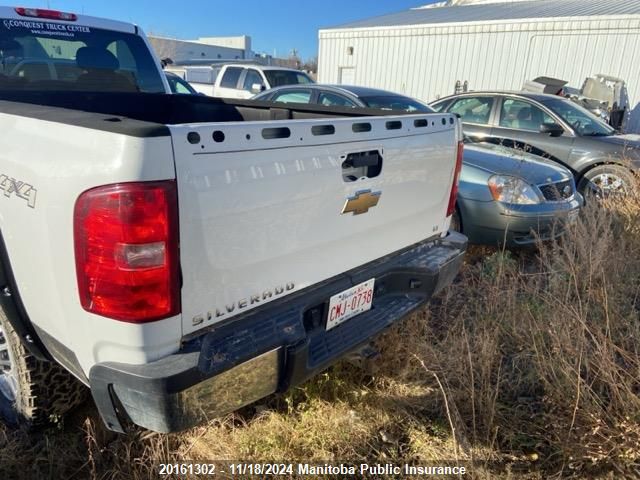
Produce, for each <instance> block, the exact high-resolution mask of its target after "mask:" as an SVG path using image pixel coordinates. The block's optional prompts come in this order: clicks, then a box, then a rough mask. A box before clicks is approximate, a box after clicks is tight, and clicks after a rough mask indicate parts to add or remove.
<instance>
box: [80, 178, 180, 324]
mask: <svg viewBox="0 0 640 480" xmlns="http://www.w3.org/2000/svg"><path fill="white" fill-rule="evenodd" d="M73 220H74V236H75V253H76V273H77V276H78V289H79V292H80V303H81V304H82V307H83V308H84V309H85V310H87V311H89V312H92V313H95V314H97V315H102V316H104V317H109V318H113V319H116V320H122V321H124V322H133V323H142V322H150V321H152V320H159V319H161V318H166V317H170V316H172V315H176V314H178V313H179V312H180V295H179V293H180V292H179V269H178V198H177V193H176V184H175V182H174V181H163V182H140V183H121V184H114V185H106V186H103V187H98V188H94V189H92V190H87V191H86V192H84V193H83V194H82V195H80V197H79V198H78V200H77V202H76V206H75V211H74V218H73Z"/></svg>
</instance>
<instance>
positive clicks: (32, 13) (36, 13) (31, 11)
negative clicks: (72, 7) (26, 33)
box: [15, 7, 78, 22]
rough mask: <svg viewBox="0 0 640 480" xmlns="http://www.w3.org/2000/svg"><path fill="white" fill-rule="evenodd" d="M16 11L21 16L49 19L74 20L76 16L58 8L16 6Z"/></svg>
mask: <svg viewBox="0 0 640 480" xmlns="http://www.w3.org/2000/svg"><path fill="white" fill-rule="evenodd" d="M15 10H16V13H17V14H18V15H21V16H23V17H34V18H48V19H50V20H66V21H68V22H75V21H76V20H77V19H78V16H77V15H76V14H75V13H67V12H59V11H58V10H46V9H42V8H24V7H16V8H15Z"/></svg>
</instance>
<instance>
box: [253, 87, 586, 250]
mask: <svg viewBox="0 0 640 480" xmlns="http://www.w3.org/2000/svg"><path fill="white" fill-rule="evenodd" d="M253 98H254V99H255V100H263V101H264V100H266V101H274V102H282V103H315V104H321V105H335V106H342V107H354V108H356V107H368V108H381V109H389V110H404V111H409V112H412V111H415V112H417V111H421V112H433V109H432V108H431V107H429V106H427V105H425V104H423V103H421V102H419V101H417V100H414V99H412V98H409V97H406V96H404V95H399V94H397V93H393V92H387V91H384V90H379V89H373V88H365V87H354V86H346V85H319V84H314V85H305V86H285V87H279V88H274V89H272V90H268V91H266V92H263V93H261V94H258V95H256V96H255V97H253ZM581 206H582V197H581V195H580V194H579V193H577V192H576V188H575V184H574V180H573V175H572V174H571V172H570V171H569V170H567V169H566V168H564V167H562V166H560V165H558V164H556V163H554V162H552V161H550V160H545V159H544V158H541V157H538V156H536V155H532V154H529V153H525V152H523V151H520V150H515V149H512V148H507V147H503V146H497V145H492V144H489V143H470V142H468V141H467V142H465V149H464V159H463V163H462V171H461V173H460V186H459V190H458V201H457V204H456V210H457V212H456V214H455V215H454V218H453V220H452V227H453V228H456V229H458V230H460V231H462V232H463V233H464V234H465V235H467V237H469V240H470V241H471V242H473V243H481V244H491V245H497V244H504V245H506V246H524V245H530V244H533V243H535V241H536V238H541V239H550V238H552V237H555V236H558V235H560V234H561V233H562V230H563V226H564V225H565V224H566V223H567V222H571V221H573V220H575V218H577V215H578V211H579V209H580V207H581Z"/></svg>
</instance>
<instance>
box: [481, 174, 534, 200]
mask: <svg viewBox="0 0 640 480" xmlns="http://www.w3.org/2000/svg"><path fill="white" fill-rule="evenodd" d="M488 185H489V191H491V196H493V199H494V200H496V201H498V202H504V203H515V204H519V205H534V204H536V203H540V202H541V201H542V199H541V198H540V195H538V193H537V192H536V191H535V190H534V187H532V186H531V185H529V184H528V183H527V182H525V181H524V180H523V179H521V178H518V177H512V176H510V175H494V176H492V177H491V178H489V181H488Z"/></svg>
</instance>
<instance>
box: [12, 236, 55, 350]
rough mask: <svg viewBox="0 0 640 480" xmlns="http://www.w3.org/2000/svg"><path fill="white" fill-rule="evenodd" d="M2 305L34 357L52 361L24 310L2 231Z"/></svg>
mask: <svg viewBox="0 0 640 480" xmlns="http://www.w3.org/2000/svg"><path fill="white" fill-rule="evenodd" d="M0 305H1V306H2V308H3V310H4V312H5V315H6V316H7V320H8V321H9V323H10V324H11V326H12V327H13V329H14V330H15V331H16V333H17V334H18V335H19V336H20V339H21V340H22V342H23V344H24V346H25V348H26V349H27V350H28V351H29V353H31V354H32V355H33V356H34V357H36V358H37V359H39V360H43V361H51V360H53V358H52V357H51V355H50V354H49V352H48V351H47V348H46V347H45V346H44V344H43V343H42V341H41V340H40V337H39V336H38V334H37V333H36V331H35V328H34V327H33V324H32V323H31V320H30V319H29V316H28V315H27V311H26V310H25V308H24V304H23V303H22V299H21V298H20V293H19V292H18V287H17V285H16V281H15V277H14V276H13V270H12V269H11V263H10V261H9V254H8V252H7V247H6V245H5V243H4V236H3V235H2V231H1V230H0Z"/></svg>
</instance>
